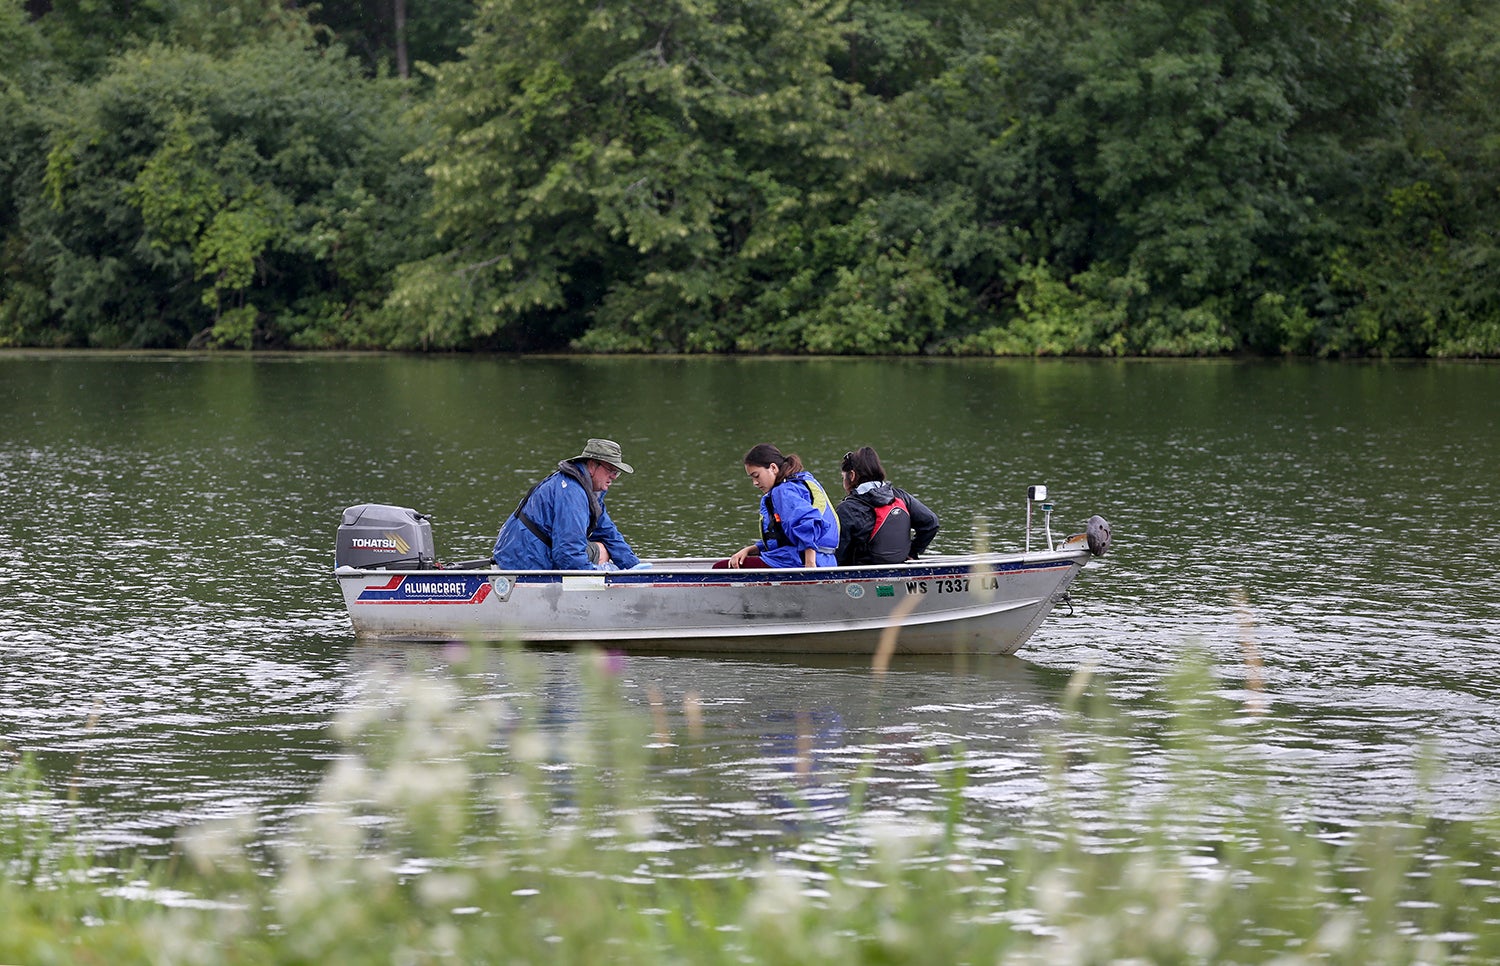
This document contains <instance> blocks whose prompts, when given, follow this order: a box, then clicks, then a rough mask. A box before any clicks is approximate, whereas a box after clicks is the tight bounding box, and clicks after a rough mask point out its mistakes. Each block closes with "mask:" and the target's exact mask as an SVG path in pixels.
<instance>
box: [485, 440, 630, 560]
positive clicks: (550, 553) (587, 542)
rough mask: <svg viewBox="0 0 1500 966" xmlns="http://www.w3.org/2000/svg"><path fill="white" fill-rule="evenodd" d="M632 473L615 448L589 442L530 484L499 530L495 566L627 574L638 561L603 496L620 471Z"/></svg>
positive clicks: (608, 442)
mask: <svg viewBox="0 0 1500 966" xmlns="http://www.w3.org/2000/svg"><path fill="white" fill-rule="evenodd" d="M622 471H623V472H626V473H634V472H635V469H634V467H632V466H631V465H630V464H629V463H627V462H625V461H624V459H622V458H621V454H620V444H619V443H616V442H615V441H614V440H610V439H591V440H589V441H588V445H587V446H585V447H584V448H583V452H582V453H580V454H579V455H578V456H575V457H573V458H572V459H570V460H563V461H562V462H561V463H558V464H557V471H556V472H555V473H553V474H552V475H551V476H548V477H547V478H546V479H544V480H542V481H541V482H540V483H538V484H536V485H535V486H533V487H532V488H531V489H530V491H528V492H527V494H526V495H525V496H523V497H522V498H521V502H520V503H518V504H517V505H516V509H515V512H513V513H511V515H510V516H509V517H507V518H506V520H505V523H504V524H503V525H502V526H501V527H500V536H499V537H498V538H497V539H496V540H495V552H494V560H495V566H497V567H500V568H501V569H503V570H617V569H619V570H628V569H630V568H631V567H634V566H636V565H638V564H639V563H640V562H641V561H640V558H639V557H637V556H636V555H635V551H633V550H631V549H630V544H628V543H626V542H625V538H624V537H623V536H621V535H620V531H619V529H618V528H616V527H615V524H614V521H613V520H611V519H610V518H609V512H608V511H607V510H605V509H604V494H605V493H607V492H608V491H609V487H610V484H612V483H613V482H614V481H615V479H616V477H618V476H619V475H620V473H621V472H622Z"/></svg>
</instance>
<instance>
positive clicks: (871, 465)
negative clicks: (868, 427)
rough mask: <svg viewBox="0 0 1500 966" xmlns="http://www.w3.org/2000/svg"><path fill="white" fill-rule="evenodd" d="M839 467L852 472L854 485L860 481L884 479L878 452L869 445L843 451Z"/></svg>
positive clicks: (868, 481)
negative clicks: (842, 458) (842, 459)
mask: <svg viewBox="0 0 1500 966" xmlns="http://www.w3.org/2000/svg"><path fill="white" fill-rule="evenodd" d="M839 469H840V470H841V471H842V472H845V473H850V472H852V473H853V474H854V485H855V486H858V485H859V484H861V483H870V482H875V483H878V482H880V481H881V480H883V479H885V467H884V466H881V465H880V454H879V453H877V452H875V450H874V449H873V448H871V447H869V446H861V447H860V448H859V449H856V450H850V451H849V452H847V453H845V454H844V461H843V462H842V463H840V464H839Z"/></svg>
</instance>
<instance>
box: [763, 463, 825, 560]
mask: <svg viewBox="0 0 1500 966" xmlns="http://www.w3.org/2000/svg"><path fill="white" fill-rule="evenodd" d="M785 482H787V483H801V484H802V485H803V486H805V487H807V498H808V501H809V502H811V503H812V506H813V509H814V510H817V511H818V512H819V513H821V514H823V516H824V517H832V519H833V532H834V543H835V547H836V546H837V543H838V532H839V518H838V515H837V514H835V513H834V512H833V504H832V503H831V502H829V499H828V494H827V493H824V492H823V487H822V486H820V485H819V484H818V483H817V482H816V481H814V480H809V479H806V478H803V479H791V480H787V481H785ZM772 489H775V487H772ZM760 503H761V512H760V520H761V524H760V538H761V540H763V541H764V542H765V544H766V546H768V547H772V546H775V547H790V546H791V545H792V540H791V538H790V537H788V536H787V533H786V527H784V526H783V525H782V523H781V514H779V513H777V512H776V504H775V503H773V502H772V501H771V494H770V493H767V494H766V495H765V496H763V497H761V498H760ZM835 547H818V548H816V549H818V550H821V551H823V552H826V553H832V552H833V550H834V549H835Z"/></svg>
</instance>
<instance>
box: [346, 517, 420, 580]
mask: <svg viewBox="0 0 1500 966" xmlns="http://www.w3.org/2000/svg"><path fill="white" fill-rule="evenodd" d="M436 562H437V554H436V553H435V552H434V550H433V546H432V523H431V519H430V518H429V517H428V516H427V514H425V513H418V512H417V511H416V510H412V509H409V508H407V507H402V506H391V505H389V504H386V503H361V504H360V505H359V506H351V507H349V508H348V509H347V510H345V511H344V517H343V521H342V522H341V523H340V524H339V531H338V540H337V541H336V543H335V545H334V553H333V565H334V566H335V567H357V568H359V569H361V570H426V569H429V568H431V567H434V566H435V565H436Z"/></svg>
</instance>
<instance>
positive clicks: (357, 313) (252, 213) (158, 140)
mask: <svg viewBox="0 0 1500 966" xmlns="http://www.w3.org/2000/svg"><path fill="white" fill-rule="evenodd" d="M57 97H58V101H57V105H58V108H59V109H58V110H56V111H55V112H53V113H52V115H51V116H50V119H49V123H48V127H47V132H46V135H47V142H46V143H47V163H46V170H45V174H44V178H43V183H42V184H37V185H33V186H31V187H32V190H33V191H35V194H34V196H32V197H31V198H30V201H29V203H28V204H27V205H26V206H25V208H24V210H23V212H22V217H21V226H20V234H21V235H22V236H23V237H24V241H25V246H26V249H25V260H26V261H27V262H28V263H29V264H30V265H32V266H45V267H46V273H47V277H48V284H49V292H48V295H49V302H50V306H51V307H50V310H49V312H48V313H47V315H45V316H44V317H40V318H31V319H28V320H27V326H28V327H29V330H30V331H31V332H32V338H33V339H35V340H37V341H43V340H45V341H50V342H62V343H65V344H77V345H85V344H87V345H106V346H115V345H118V346H180V345H187V344H210V345H224V346H241V347H250V346H278V345H293V346H296V345H311V346H315V345H339V344H347V343H351V342H354V343H358V342H360V341H361V340H363V339H365V338H367V336H366V335H364V334H363V330H362V328H361V323H362V318H363V315H364V311H365V309H366V308H367V307H369V306H370V305H373V304H375V303H378V302H379V301H380V300H381V299H383V297H384V295H385V292H386V289H385V288H384V285H385V283H386V281H387V279H388V277H389V271H390V269H391V267H392V266H394V265H395V264H396V263H398V262H399V261H400V260H401V259H402V258H405V257H410V255H411V253H412V251H413V247H412V246H413V245H420V235H419V234H418V233H417V232H415V231H414V230H413V228H412V227H411V226H412V225H413V223H414V221H415V220H416V217H417V215H418V212H419V211H420V207H421V205H422V204H423V202H424V200H425V193H424V185H423V182H422V181H421V180H420V175H419V172H418V171H417V169H416V168H415V167H414V166H411V165H403V164H402V163H401V162H400V157H401V156H402V155H403V154H404V153H405V152H406V151H408V150H410V148H411V147H412V146H413V144H414V143H415V132H414V131H413V129H411V128H410V127H409V126H407V125H404V124H402V123H400V120H399V119H400V116H401V115H400V110H401V107H400V104H401V102H400V88H399V87H398V86H396V85H393V84H391V83H389V82H372V81H369V80H366V79H365V78H363V77H362V76H360V73H359V70H358V67H357V65H356V64H355V63H354V62H353V61H351V60H349V59H347V58H345V57H343V56H341V55H340V53H339V52H338V51H337V49H334V50H332V51H323V50H319V49H316V48H311V47H307V46H305V45H303V44H301V43H292V42H268V43H261V44H253V45H248V46H245V47H242V48H240V49H239V50H237V51H236V52H235V53H234V55H232V56H230V57H226V58H216V57H211V56H208V55H205V54H202V53H198V52H195V51H189V50H185V49H181V48H175V47H166V46H150V47H146V48H143V49H141V50H139V51H136V52H132V53H129V54H126V55H124V56H122V57H121V58H119V59H118V60H116V61H115V62H114V63H113V65H112V66H111V68H110V69H109V70H108V71H106V72H105V73H104V74H102V75H100V77H99V78H98V79H97V80H96V81H93V82H90V83H87V84H83V85H79V86H75V87H72V88H70V89H67V90H64V91H61V92H59V94H58V95H57ZM63 104H66V107H67V111H66V112H64V111H63V110H61V107H62V105H63ZM418 250H420V249H418Z"/></svg>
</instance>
